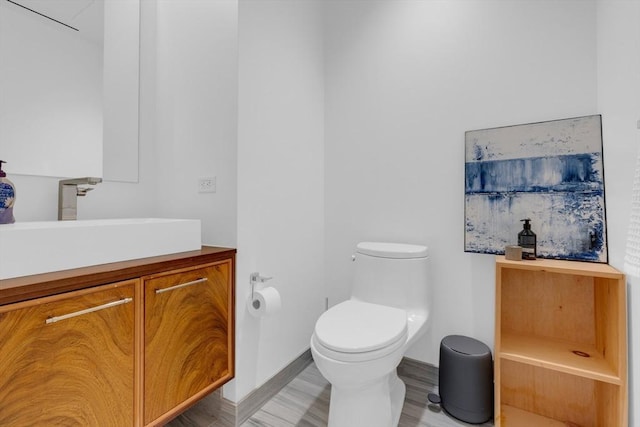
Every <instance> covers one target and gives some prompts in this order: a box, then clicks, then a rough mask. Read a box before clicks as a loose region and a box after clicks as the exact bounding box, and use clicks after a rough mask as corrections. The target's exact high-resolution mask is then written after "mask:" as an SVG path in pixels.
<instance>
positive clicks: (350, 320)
mask: <svg viewBox="0 0 640 427" xmlns="http://www.w3.org/2000/svg"><path fill="white" fill-rule="evenodd" d="M407 335H408V326H407V313H406V311H404V310H401V309H398V308H394V307H387V306H383V305H379V304H372V303H367V302H362V301H355V300H348V301H345V302H342V303H340V304H338V305H336V306H334V307H332V308H331V309H330V310H328V311H326V312H325V313H323V314H322V315H321V316H320V318H319V319H318V321H317V322H316V327H315V332H314V335H313V338H312V341H313V343H314V344H315V346H316V350H317V351H318V352H320V353H322V354H324V355H325V356H327V357H330V358H332V359H335V360H341V361H345V362H346V361H365V360H372V359H377V358H379V357H383V356H385V355H387V354H389V353H391V352H393V351H394V350H396V349H398V348H400V347H402V346H403V345H404V343H405V342H406V339H407Z"/></svg>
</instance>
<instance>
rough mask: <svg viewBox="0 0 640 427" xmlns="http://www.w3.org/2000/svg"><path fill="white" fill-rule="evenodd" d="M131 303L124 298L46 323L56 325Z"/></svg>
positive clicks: (129, 299)
mask: <svg viewBox="0 0 640 427" xmlns="http://www.w3.org/2000/svg"><path fill="white" fill-rule="evenodd" d="M131 301H133V298H122V299H120V300H118V301H113V302H108V303H106V304H102V305H98V306H95V307H91V308H87V309H84V310H80V311H75V312H73V313H69V314H63V315H62V316H54V317H49V318H48V319H47V320H46V321H45V323H46V324H50V323H56V322H59V321H61V320H66V319H71V318H72V317H76V316H82V315H83V314H88V313H93V312H94V311H98V310H104V309H105V308H111V307H116V306H118V305H122V304H128V303H130V302H131Z"/></svg>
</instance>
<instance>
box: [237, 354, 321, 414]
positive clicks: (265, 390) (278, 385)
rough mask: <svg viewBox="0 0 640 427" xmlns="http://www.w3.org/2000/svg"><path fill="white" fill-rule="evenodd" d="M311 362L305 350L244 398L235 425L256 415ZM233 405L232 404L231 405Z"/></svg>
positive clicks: (240, 403)
mask: <svg viewBox="0 0 640 427" xmlns="http://www.w3.org/2000/svg"><path fill="white" fill-rule="evenodd" d="M311 362H313V358H312V357H311V350H307V351H305V352H304V353H302V354H301V355H300V356H298V357H297V358H296V359H295V360H293V361H292V362H291V363H289V364H288V365H287V366H285V367H284V368H283V369H282V370H281V371H280V372H278V373H277V374H275V375H274V376H273V377H271V379H269V380H268V381H267V382H265V383H264V384H263V385H261V386H260V387H258V388H257V389H255V390H253V391H252V392H251V393H249V394H248V395H247V396H245V397H244V398H243V399H242V400H241V401H240V402H238V405H237V411H236V414H237V418H236V421H237V423H236V425H237V426H240V425H242V424H243V423H244V422H245V421H247V420H248V419H249V418H250V417H251V416H252V415H253V414H254V413H256V412H257V411H258V410H259V409H260V408H261V407H262V406H263V405H264V404H265V403H266V402H268V401H269V400H270V399H271V398H272V397H273V396H275V395H276V394H278V392H279V391H280V390H282V388H283V387H284V386H286V385H287V384H289V382H291V380H293V379H294V378H295V377H296V376H297V375H298V374H299V373H300V372H302V371H303V370H304V368H306V367H307V366H309V365H310V364H311ZM232 404H233V403H232Z"/></svg>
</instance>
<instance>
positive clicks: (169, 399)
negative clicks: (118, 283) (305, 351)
mask: <svg viewBox="0 0 640 427" xmlns="http://www.w3.org/2000/svg"><path fill="white" fill-rule="evenodd" d="M143 280H144V287H145V316H144V329H145V346H144V424H150V423H153V425H156V424H161V423H162V422H164V421H166V420H168V419H170V418H171V417H172V416H174V415H177V413H178V412H181V411H182V410H184V409H185V408H186V407H188V406H190V405H191V404H192V403H194V402H195V401H196V400H197V399H199V398H201V397H203V396H205V395H206V394H208V393H209V392H210V391H212V390H214V389H215V388H217V387H219V386H220V385H222V384H224V383H225V382H226V381H228V380H229V379H230V378H232V377H233V364H232V357H231V356H232V351H233V350H232V348H231V343H232V341H231V339H232V338H231V336H230V331H231V330H232V329H231V326H230V323H229V321H230V318H229V316H230V313H231V312H232V307H231V301H232V298H231V291H230V289H231V260H226V261H223V262H219V263H216V264H210V265H208V266H201V267H197V268H193V269H189V270H182V271H180V272H177V273H173V274H166V275H156V276H150V277H148V278H144V279H143Z"/></svg>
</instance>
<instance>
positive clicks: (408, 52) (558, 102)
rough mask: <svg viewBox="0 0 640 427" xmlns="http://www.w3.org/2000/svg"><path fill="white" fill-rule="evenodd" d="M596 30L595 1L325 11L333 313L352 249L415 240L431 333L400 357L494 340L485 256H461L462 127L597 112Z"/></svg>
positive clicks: (334, 6)
mask: <svg viewBox="0 0 640 427" xmlns="http://www.w3.org/2000/svg"><path fill="white" fill-rule="evenodd" d="M595 28H596V6H595V3H593V2H569V1H566V2H565V1H562V2H539V1H518V2H504V1H492V0H485V1H456V2H452V1H404V0H396V1H368V2H361V1H350V0H345V1H340V2H329V3H328V6H327V21H326V28H325V37H326V39H325V56H326V107H325V112H326V128H325V132H326V133H325V135H326V139H325V144H326V151H325V174H326V179H325V200H326V205H325V210H326V234H325V235H326V254H325V255H326V264H325V271H326V283H327V286H328V289H329V296H330V302H331V304H335V303H337V302H339V301H341V300H343V299H345V298H346V297H347V296H348V289H349V283H350V280H351V270H350V267H351V262H350V257H349V256H350V254H351V253H352V251H353V248H354V246H355V244H356V243H357V242H358V241H362V240H382V241H403V242H409V243H424V244H426V245H427V246H429V248H430V254H431V261H432V264H431V265H432V277H431V280H432V281H431V285H432V286H433V293H432V296H433V307H432V308H433V310H432V317H431V329H430V331H429V332H428V333H427V335H426V336H425V337H424V338H423V339H422V340H421V341H419V342H417V343H416V345H415V346H414V348H413V349H412V350H410V352H409V353H408V356H409V357H412V358H415V359H418V360H421V361H425V362H428V363H432V364H435V365H437V364H438V349H439V343H440V340H441V339H442V338H443V337H444V336H446V335H449V334H462V335H468V336H472V337H475V338H477V339H479V340H481V341H483V342H485V343H487V344H488V345H490V346H492V345H493V335H494V333H493V328H494V294H495V293H494V283H495V282H494V276H495V273H494V261H493V260H494V258H493V256H490V255H479V254H466V253H464V252H463V250H464V246H463V242H464V234H463V232H464V132H465V131H466V130H471V129H481V128H488V127H496V126H503V125H510V124H517V123H528V122H535V121H541V120H548V119H556V118H564V117H573V116H580V115H587V114H594V113H597V104H596V101H597V97H596V87H597V86H596V84H597V81H596V34H595ZM534 231H535V230H534ZM515 237H516V236H514V239H515Z"/></svg>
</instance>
